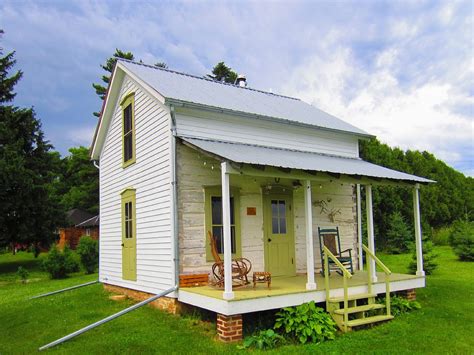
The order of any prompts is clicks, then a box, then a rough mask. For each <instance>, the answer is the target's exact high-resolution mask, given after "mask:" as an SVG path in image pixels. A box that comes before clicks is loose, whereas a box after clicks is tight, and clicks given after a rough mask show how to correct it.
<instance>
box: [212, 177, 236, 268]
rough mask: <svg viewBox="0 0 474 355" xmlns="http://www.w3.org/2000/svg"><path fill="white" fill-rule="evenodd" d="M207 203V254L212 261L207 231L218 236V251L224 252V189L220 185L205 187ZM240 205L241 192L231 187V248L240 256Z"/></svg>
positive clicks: (234, 253) (234, 254)
mask: <svg viewBox="0 0 474 355" xmlns="http://www.w3.org/2000/svg"><path fill="white" fill-rule="evenodd" d="M205 195H206V198H205V203H206V208H205V211H206V237H205V238H206V255H207V260H209V261H212V260H213V258H212V254H211V248H210V245H209V239H208V238H209V237H208V234H207V232H208V231H211V232H212V234H213V235H214V236H215V237H216V244H217V251H218V252H219V254H223V252H224V228H223V219H222V190H221V187H220V186H216V187H207V188H206V189H205ZM239 212H240V206H239V194H238V191H237V190H236V189H231V197H230V233H231V250H232V255H233V256H240V255H241V250H240V214H239Z"/></svg>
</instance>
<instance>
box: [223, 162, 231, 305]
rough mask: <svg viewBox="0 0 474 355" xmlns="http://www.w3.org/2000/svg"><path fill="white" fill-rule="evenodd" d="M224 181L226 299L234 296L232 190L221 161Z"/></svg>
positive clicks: (224, 165) (225, 164) (224, 164)
mask: <svg viewBox="0 0 474 355" xmlns="http://www.w3.org/2000/svg"><path fill="white" fill-rule="evenodd" d="M221 183H222V225H223V229H224V294H223V295H222V297H223V298H224V299H226V300H230V299H233V298H234V292H233V291H232V249H231V245H232V244H231V232H230V190H229V173H228V167H227V163H226V162H222V163H221Z"/></svg>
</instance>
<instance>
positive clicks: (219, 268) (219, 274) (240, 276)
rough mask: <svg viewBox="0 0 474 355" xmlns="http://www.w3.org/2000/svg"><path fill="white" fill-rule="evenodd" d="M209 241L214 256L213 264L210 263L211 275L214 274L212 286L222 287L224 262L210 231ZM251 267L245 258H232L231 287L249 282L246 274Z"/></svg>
mask: <svg viewBox="0 0 474 355" xmlns="http://www.w3.org/2000/svg"><path fill="white" fill-rule="evenodd" d="M208 234H209V242H210V245H211V253H212V256H213V258H214V261H215V262H214V264H213V265H212V275H213V276H214V280H215V281H214V282H213V283H212V285H213V286H216V287H220V288H223V287H224V262H223V261H222V259H221V257H220V255H219V252H218V251H217V242H216V238H215V237H214V236H213V235H212V233H211V232H210V231H208ZM251 269H252V263H251V262H250V260H248V259H246V258H235V259H232V287H240V286H245V285H248V284H249V283H250V282H249V280H248V277H247V275H248V274H249V272H250V270H251Z"/></svg>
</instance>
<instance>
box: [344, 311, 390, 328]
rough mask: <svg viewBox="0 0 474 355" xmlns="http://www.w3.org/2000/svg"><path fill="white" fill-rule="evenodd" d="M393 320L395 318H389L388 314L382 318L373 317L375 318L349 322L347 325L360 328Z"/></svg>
mask: <svg viewBox="0 0 474 355" xmlns="http://www.w3.org/2000/svg"><path fill="white" fill-rule="evenodd" d="M391 319H393V316H388V315H386V314H384V315H381V316H373V317H367V318H360V319H353V320H350V321H349V322H347V325H348V326H349V327H358V326H361V325H365V324H372V323H377V322H383V321H386V320H391Z"/></svg>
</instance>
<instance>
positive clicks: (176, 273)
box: [170, 105, 179, 290]
mask: <svg viewBox="0 0 474 355" xmlns="http://www.w3.org/2000/svg"><path fill="white" fill-rule="evenodd" d="M170 116H171V136H172V137H171V186H172V194H171V213H172V216H173V217H172V218H173V222H172V228H173V232H172V235H173V242H174V245H173V247H174V279H175V287H176V289H177V290H178V289H179V226H178V181H177V175H178V174H177V157H176V155H177V154H176V141H177V132H176V117H175V114H174V106H173V105H170Z"/></svg>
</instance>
